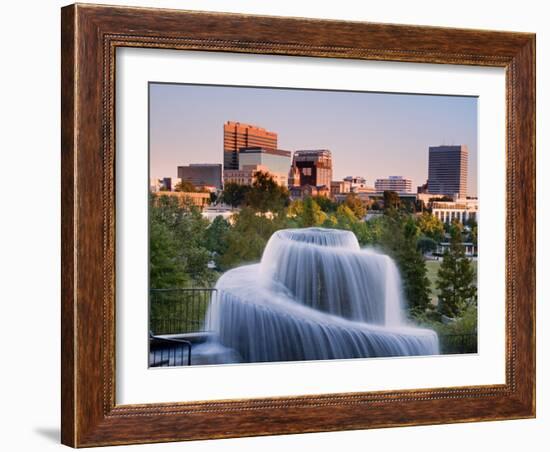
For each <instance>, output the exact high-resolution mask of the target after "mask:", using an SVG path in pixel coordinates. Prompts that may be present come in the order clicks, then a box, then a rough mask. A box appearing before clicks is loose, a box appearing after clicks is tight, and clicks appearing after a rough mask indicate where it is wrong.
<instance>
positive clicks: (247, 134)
mask: <svg viewBox="0 0 550 452" xmlns="http://www.w3.org/2000/svg"><path fill="white" fill-rule="evenodd" d="M250 147H261V148H264V149H270V150H275V149H277V134H276V133H275V132H270V131H268V130H266V129H263V128H262V127H258V126H254V125H251V124H244V123H240V122H233V121H227V122H226V123H225V124H224V125H223V169H224V170H238V169H239V150H240V149H241V148H250Z"/></svg>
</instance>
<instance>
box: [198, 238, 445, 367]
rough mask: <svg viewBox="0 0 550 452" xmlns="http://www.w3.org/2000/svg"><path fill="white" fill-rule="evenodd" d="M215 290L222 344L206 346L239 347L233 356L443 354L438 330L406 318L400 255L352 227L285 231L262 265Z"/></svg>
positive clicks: (212, 318)
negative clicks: (360, 238) (366, 242)
mask: <svg viewBox="0 0 550 452" xmlns="http://www.w3.org/2000/svg"><path fill="white" fill-rule="evenodd" d="M216 288H217V289H218V293H217V296H216V297H215V298H214V300H213V301H212V304H211V306H210V309H209V312H208V315H207V320H206V322H207V327H208V329H209V330H210V331H212V332H214V333H215V337H216V344H210V345H209V346H207V349H208V348H210V349H213V350H215V349H216V348H217V349H224V350H232V353H229V354H225V355H224V356H226V358H225V359H226V360H227V361H232V362H235V361H240V362H271V361H297V360H300V361H301V360H319V359H343V358H368V357H383V356H412V355H432V354H437V353H439V346H438V338H437V335H436V333H435V332H434V331H431V330H427V329H420V328H416V327H412V326H409V325H408V324H407V322H406V320H405V319H404V316H403V301H402V298H403V297H402V284H401V280H400V277H399V272H398V271H397V267H396V265H395V263H394V262H393V260H392V259H391V258H389V257H388V256H386V255H384V254H380V253H377V252H375V251H372V250H368V249H361V248H360V247H359V243H358V242H357V239H356V237H355V235H354V234H353V233H351V232H349V231H341V230H334V229H323V228H306V229H286V230H281V231H278V232H276V233H275V234H273V236H272V237H271V238H270V240H269V242H268V244H267V246H266V249H265V251H264V254H263V256H262V260H261V263H259V264H255V265H246V266H242V267H238V268H235V269H233V270H230V271H228V272H226V273H225V274H224V275H223V276H222V277H221V278H220V279H219V281H218V283H217V285H216ZM220 346H221V347H220ZM205 351H206V350H205ZM237 355H238V357H237ZM215 361H217V360H215Z"/></svg>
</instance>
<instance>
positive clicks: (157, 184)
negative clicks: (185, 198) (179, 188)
mask: <svg viewBox="0 0 550 452" xmlns="http://www.w3.org/2000/svg"><path fill="white" fill-rule="evenodd" d="M149 190H150V191H151V192H153V193H156V192H159V191H172V190H173V184H172V178H171V177H160V178H158V177H153V178H151V179H149Z"/></svg>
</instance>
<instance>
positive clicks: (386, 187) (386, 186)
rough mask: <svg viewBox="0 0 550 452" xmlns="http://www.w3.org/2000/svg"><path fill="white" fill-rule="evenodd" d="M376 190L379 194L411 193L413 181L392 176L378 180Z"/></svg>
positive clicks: (375, 185) (375, 184) (375, 183)
mask: <svg viewBox="0 0 550 452" xmlns="http://www.w3.org/2000/svg"><path fill="white" fill-rule="evenodd" d="M374 188H375V189H376V191H378V192H384V191H395V192H397V193H410V192H411V190H412V181H411V180H410V179H407V178H405V177H402V176H390V177H388V178H385V179H376V181H375V182H374Z"/></svg>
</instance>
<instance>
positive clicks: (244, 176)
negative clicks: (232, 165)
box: [223, 165, 288, 187]
mask: <svg viewBox="0 0 550 452" xmlns="http://www.w3.org/2000/svg"><path fill="white" fill-rule="evenodd" d="M258 171H261V172H263V173H267V174H268V175H269V176H271V177H272V178H273V180H274V181H275V182H276V183H277V184H278V185H280V186H282V187H286V186H287V183H288V176H287V174H286V173H274V172H272V171H270V169H269V168H268V167H267V166H263V165H241V166H240V168H239V169H236V170H225V171H224V172H223V181H224V183H225V184H229V183H233V184H239V185H252V184H253V183H254V181H255V180H256V173H257V172H258Z"/></svg>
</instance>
